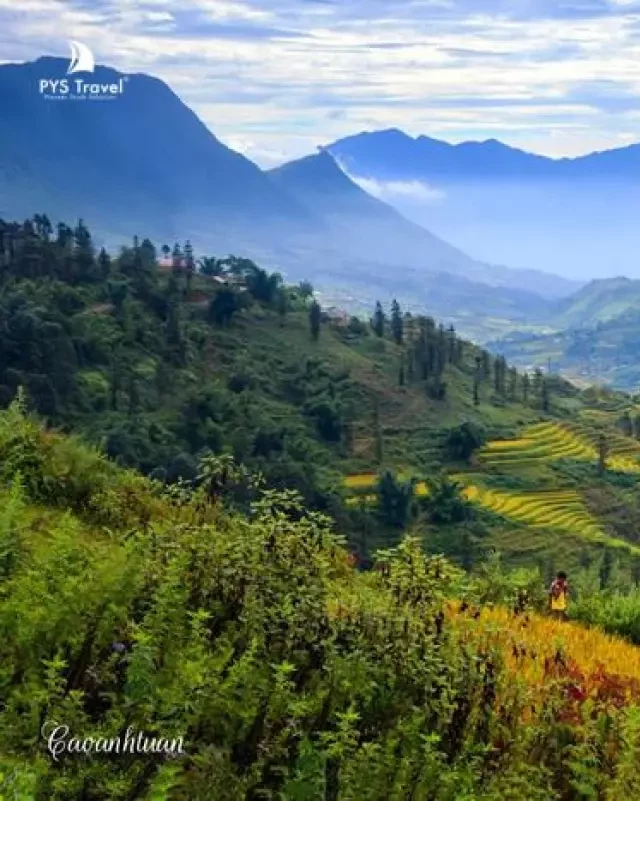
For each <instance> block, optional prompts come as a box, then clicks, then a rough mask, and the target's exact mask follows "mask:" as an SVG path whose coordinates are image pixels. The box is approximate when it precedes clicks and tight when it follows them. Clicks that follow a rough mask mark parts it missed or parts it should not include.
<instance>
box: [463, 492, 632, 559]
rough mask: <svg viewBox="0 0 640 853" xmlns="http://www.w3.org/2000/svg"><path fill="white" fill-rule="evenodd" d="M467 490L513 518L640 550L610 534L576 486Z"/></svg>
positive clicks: (485, 504) (483, 503) (473, 498)
mask: <svg viewBox="0 0 640 853" xmlns="http://www.w3.org/2000/svg"><path fill="white" fill-rule="evenodd" d="M465 494H466V496H467V498H468V499H469V500H471V501H473V502H474V503H478V504H480V506H482V507H484V508H485V509H488V510H490V511H491V512H495V513H496V515H501V516H502V517H503V518H508V519H509V520H510V521H515V522H517V523H521V524H526V525H529V526H531V527H537V528H542V529H544V528H549V529H552V530H557V531H559V532H562V533H565V534H569V535H571V536H576V537H578V538H580V539H584V540H586V541H589V542H596V543H602V544H603V545H608V546H609V547H611V548H625V549H627V550H630V551H633V552H634V553H638V554H640V548H638V547H636V546H635V545H632V544H631V543H630V542H626V541H624V540H623V539H615V538H613V537H611V536H608V535H607V534H606V533H605V532H604V531H603V530H602V529H601V527H600V525H599V524H598V521H597V519H595V518H594V517H593V516H592V515H591V514H590V513H589V512H588V510H587V509H586V507H585V506H584V504H583V502H582V499H581V497H580V495H579V494H578V493H577V492H574V491H572V490H558V491H539V492H507V491H504V492H503V491H497V490H494V489H486V488H483V487H479V486H475V485H471V486H468V487H467V488H466V490H465Z"/></svg>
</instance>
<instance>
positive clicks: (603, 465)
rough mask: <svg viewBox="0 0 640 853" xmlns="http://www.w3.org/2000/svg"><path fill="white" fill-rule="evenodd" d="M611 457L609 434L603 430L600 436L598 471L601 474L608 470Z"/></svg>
mask: <svg viewBox="0 0 640 853" xmlns="http://www.w3.org/2000/svg"><path fill="white" fill-rule="evenodd" d="M608 457H609V442H608V440H607V436H606V435H605V434H604V433H603V432H601V433H600V435H599V436H598V472H599V474H600V475H602V474H604V473H605V471H606V470H607V461H608Z"/></svg>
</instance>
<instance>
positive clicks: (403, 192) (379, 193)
mask: <svg viewBox="0 0 640 853" xmlns="http://www.w3.org/2000/svg"><path fill="white" fill-rule="evenodd" d="M343 171H344V172H345V174H347V175H349V177H350V178H351V180H352V181H354V182H355V183H356V184H358V185H359V186H361V187H362V189H363V190H365V191H366V192H368V193H369V194H370V195H374V196H376V198H380V199H383V200H384V201H391V200H394V199H395V200H398V199H404V200H411V201H419V202H422V203H424V204H437V203H438V202H441V201H443V200H444V199H445V198H446V193H445V192H444V190H441V189H438V187H432V186H429V184H425V183H422V181H377V180H374V179H372V178H361V177H358V176H356V175H352V174H349V172H347V170H346V169H343Z"/></svg>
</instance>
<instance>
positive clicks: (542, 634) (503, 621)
mask: <svg viewBox="0 0 640 853" xmlns="http://www.w3.org/2000/svg"><path fill="white" fill-rule="evenodd" d="M452 611H453V618H454V619H455V621H456V622H458V623H460V624H463V625H464V627H465V630H469V631H472V632H479V631H482V632H483V633H486V635H487V638H488V640H489V642H496V643H498V644H499V645H500V647H501V648H502V650H503V652H504V656H505V660H506V662H507V665H508V666H510V667H512V668H513V669H517V670H518V671H519V672H520V673H521V674H523V675H524V676H525V677H526V679H527V681H528V682H530V683H532V684H540V683H542V682H544V681H545V679H546V678H547V677H548V668H549V662H550V661H555V660H556V659H558V656H559V659H561V660H563V661H565V662H566V663H567V664H575V665H576V666H577V667H579V669H580V671H581V672H582V673H583V674H584V675H585V676H587V677H593V676H598V675H599V674H600V673H603V672H605V673H607V675H609V676H617V677H619V678H624V679H632V680H634V681H637V682H638V686H639V687H640V648H638V647H637V646H633V645H631V644H630V643H627V642H626V641H625V640H622V639H619V638H617V637H612V636H609V635H607V634H605V633H604V632H603V631H601V630H600V629H598V628H585V627H584V626H583V625H579V624H577V623H572V622H559V621H556V620H555V619H551V618H547V617H545V616H541V615H539V614H537V613H527V614H525V615H523V616H514V615H513V613H511V612H510V611H509V610H507V609H506V608H504V607H493V608H484V609H483V610H481V611H480V615H479V616H478V617H477V618H475V619H473V618H471V617H469V616H466V615H465V614H461V613H460V612H459V605H454V606H452Z"/></svg>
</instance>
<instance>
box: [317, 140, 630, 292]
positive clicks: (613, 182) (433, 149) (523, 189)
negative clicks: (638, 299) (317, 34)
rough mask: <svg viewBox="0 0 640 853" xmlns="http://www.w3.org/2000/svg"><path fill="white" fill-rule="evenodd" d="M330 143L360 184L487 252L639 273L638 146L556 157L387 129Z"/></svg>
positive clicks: (570, 268)
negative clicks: (579, 155) (457, 142)
mask: <svg viewBox="0 0 640 853" xmlns="http://www.w3.org/2000/svg"><path fill="white" fill-rule="evenodd" d="M327 150H328V151H329V152H330V153H331V154H332V156H334V157H335V158H336V160H337V161H338V162H339V163H340V164H341V166H342V168H343V169H344V170H345V171H346V172H347V173H348V174H349V175H350V176H352V177H353V178H354V179H355V180H357V181H358V182H359V183H360V184H361V185H362V186H363V187H365V188H367V189H370V190H372V191H373V192H375V193H376V194H377V195H378V196H379V197H381V198H383V199H384V200H386V201H389V202H390V203H392V204H394V205H395V206H397V207H398V208H399V209H400V210H402V212H403V213H405V214H406V215H407V216H409V217H411V218H412V219H414V220H415V221H416V222H419V223H420V224H422V225H423V226H424V227H427V228H430V227H435V226H437V229H438V233H439V234H440V236H442V237H443V238H444V239H446V240H453V241H454V242H455V244H456V245H457V246H459V247H460V248H461V249H463V250H464V251H466V252H468V253H470V254H473V255H475V256H476V257H480V258H483V259H487V258H490V259H491V260H492V261H494V262H499V263H503V264H508V265H514V264H515V265H518V266H532V267H535V268H541V269H549V270H553V271H554V272H556V273H558V274H560V275H563V276H566V277H568V278H570V279H576V278H577V279H580V278H582V279H592V278H596V277H597V278H613V277H616V276H619V275H623V274H627V275H640V253H638V251H637V234H638V231H639V230H640V212H639V211H638V207H637V204H636V201H635V200H636V198H637V192H638V186H639V184H640V144H636V145H630V146H628V147H626V148H618V149H612V150H609V151H603V152H596V153H592V154H589V155H586V156H582V157H576V158H573V159H572V158H562V159H553V158H550V157H543V156H540V155H537V154H531V153H528V152H525V151H521V150H519V149H517V148H513V147H510V146H508V145H504V144H503V143H501V142H498V141H497V140H495V139H489V140H486V141H484V142H463V143H460V144H455V145H454V144H450V143H448V142H443V141H441V140H438V139H432V138H430V137H427V136H418V137H417V138H413V137H411V136H409V135H407V134H406V133H404V132H402V131H400V130H397V129H390V130H385V131H378V132H373V133H361V134H357V135H355V136H351V137H348V138H345V139H342V140H339V141H337V142H335V143H333V144H332V145H329V146H328V147H327Z"/></svg>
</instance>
